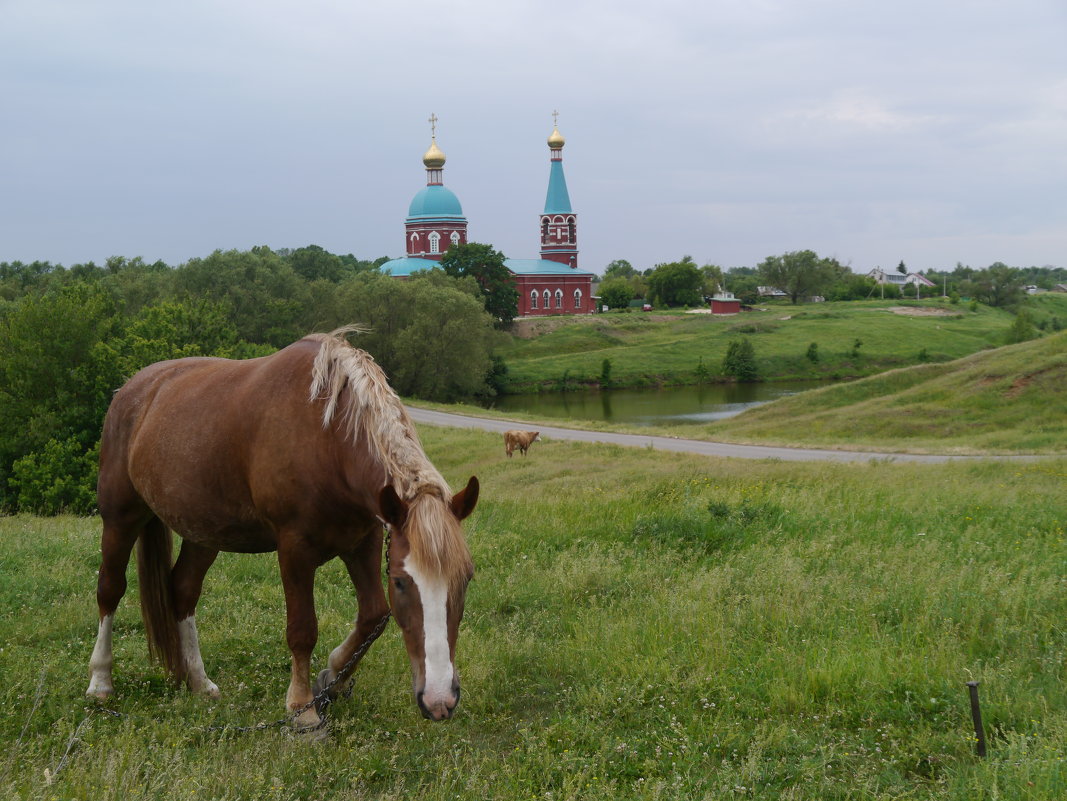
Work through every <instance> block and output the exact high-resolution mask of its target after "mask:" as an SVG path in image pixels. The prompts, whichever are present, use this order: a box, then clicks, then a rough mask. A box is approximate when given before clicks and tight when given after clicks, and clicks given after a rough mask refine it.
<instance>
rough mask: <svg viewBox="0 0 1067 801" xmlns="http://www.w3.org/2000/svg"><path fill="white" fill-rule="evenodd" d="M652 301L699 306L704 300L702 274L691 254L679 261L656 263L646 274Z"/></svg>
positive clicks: (664, 304) (673, 304)
mask: <svg viewBox="0 0 1067 801" xmlns="http://www.w3.org/2000/svg"><path fill="white" fill-rule="evenodd" d="M647 280H648V288H649V292H650V293H651V297H652V302H653V303H656V304H657V305H663V306H699V305H701V304H702V303H703V302H704V298H703V295H702V294H701V291H700V290H701V287H702V286H703V285H704V275H703V273H701V272H700V269H699V268H698V267H697V266H696V264H694V263H693V258H692V257H691V256H683V257H682V260H681V261H675V262H669V263H666V264H657V265H656V267H655V269H654V270H653V271H652V273H651V274H650V275H649V276H648V279H647Z"/></svg>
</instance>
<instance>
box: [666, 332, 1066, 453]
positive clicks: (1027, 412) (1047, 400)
mask: <svg viewBox="0 0 1067 801" xmlns="http://www.w3.org/2000/svg"><path fill="white" fill-rule="evenodd" d="M1065 388H1067V331H1062V332H1060V333H1058V334H1050V335H1048V336H1046V337H1043V338H1042V339H1038V340H1033V341H1030V342H1023V343H1020V344H1018V345H1010V346H1004V347H1001V348H997V349H995V350H990V351H982V352H980V353H976V354H974V355H972V356H968V357H966V358H962V359H958V360H955V361H952V362H946V363H941V364H928V365H922V366H916V367H908V368H904V369H900V370H893V371H890V372H887V373H883V374H881V375H876V376H872V377H870V378H865V379H862V380H859V381H854V382H851V383H847V384H840V385H834V386H829V387H825V388H823V389H818V390H812V391H810V392H802V393H800V394H798V395H794V396H791V397H788V398H782V399H781V400H778V401H775V402H774V403H771V404H767V405H766V406H760V407H756V408H754V409H750V410H748V411H746V412H745V413H744V414H742V415H740V416H738V417H736V418H731V419H728V420H723V421H718V422H716V423H714V424H712V425H708V426H700V427H699V428H698V429H697V430H692V429H691V428H690V429H686V431H685V432H683V431H682V430H680V429H671V432H672V433H675V434H683V433H685V435H686V436H692V437H696V438H699V439H712V440H726V441H731V442H759V443H774V444H781V445H807V446H818V447H845V448H856V447H859V448H863V449H872V450H873V449H878V448H883V449H888V450H906V451H912V452H922V451H925V452H937V453H1064V452H1065V451H1067V391H1065Z"/></svg>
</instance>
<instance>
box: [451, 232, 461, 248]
mask: <svg viewBox="0 0 1067 801" xmlns="http://www.w3.org/2000/svg"><path fill="white" fill-rule="evenodd" d="M450 238H451V240H452V244H453V245H458V244H459V231H453V232H452V236H451V237H450Z"/></svg>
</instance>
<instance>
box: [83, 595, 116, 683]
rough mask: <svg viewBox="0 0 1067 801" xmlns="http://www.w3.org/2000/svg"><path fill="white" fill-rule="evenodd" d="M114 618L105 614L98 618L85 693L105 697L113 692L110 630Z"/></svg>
mask: <svg viewBox="0 0 1067 801" xmlns="http://www.w3.org/2000/svg"><path fill="white" fill-rule="evenodd" d="M114 619H115V616H114V615H105V616H104V617H103V618H101V619H100V626H99V627H98V628H97V630H96V645H95V646H93V655H92V656H91V657H89V689H88V690H86V691H85V694H86V695H95V696H96V697H97V698H107V697H108V696H109V695H111V694H112V693H113V692H115V688H114V687H113V686H112V685H111V663H112V656H111V631H112V625H113V623H114Z"/></svg>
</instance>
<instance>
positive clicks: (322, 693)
mask: <svg viewBox="0 0 1067 801" xmlns="http://www.w3.org/2000/svg"><path fill="white" fill-rule="evenodd" d="M382 522H383V525H384V527H385V539H384V541H383V548H384V550H385V578H386V581H388V580H389V568H390V566H391V565H390V559H389V540H390V533H391V531H390V528H389V525H388V524H387V523H385V522H384V521H382ZM392 616H393V613H392V611H387V612H386V613H385V614H384V615H382V619H381V620H379V621H378V624H377V625H376V626H375V627H374V628H373V629H371V631H370V633H369V634H368V635H367V636H366V638H365V639H364V640H363V642H361V643H360V644H359V647H358V648H356V650H355V651H353V652H352V656H351V657H349V659H348V661H347V662H345V663H344V665H342V666H341V669H340V670H338V671H337V674H336V675H335V676H334V677H333V679H331V680H330V682H329V683H328V684H326V685H325V686H324V687H323V688H322V689H321V690H319V691H318V692H317V693H315V695H314V697H313V698H312V699H311V700H310V701H308V702H307V703H306V704H304V705H303V706H302V707H300V708H299V709H294V710H293V711H292V712H290V713H289V714H288V715H286V716H285V717H284V718H279V719H278V720H274V721H271V722H270V723H257V724H255V725H254V726H235V725H233V724H232V723H223V724H221V725H218V726H205V727H204V731H231V732H238V733H241V734H243V733H246V732H250V731H265V730H266V729H275V728H283V727H285V726H289V725H291V724H292V722H293V721H294V720H296V719H297V718H298V717H300V716H301V715H303V714H304V713H305V712H307V711H308V710H309V709H311V708H312V707H316V708H317V709H318V712H319V717H320V718H321V721H320V722H319V724H318V725H317V726H309V727H307V728H305V729H301V730H300V731H301V732H312V731H316V730H318V729H321V728H322V727H324V726H325V725H326V710H327V708H328V707H329V706H330V704H331V703H332V700H333V699H331V698H330V694H331V692H332V691H333V688H334V687H336V686H337V684H338V683H339V682H340V681H341V680H342V677H345V676H346V674H347V673H348V672H349V671H350V670H352V669H353V668H354V667H355V665H356V662H358V661H359V660H360V659H361V658H362V657H363V655H364V654H366V653H367V650H368V649H369V648H370V647H371V644H372V643H373V642H374V641H375V640H376V639H378V637H379V636H380V635H381V633H382V632H383V631H385V627H386V625H387V624H388V623H389V618H391V617H392ZM87 712H88V714H87V715H86V717H85V719H84V720H82V722H81V723H80V724H79V725H78V728H77V730H76V731H75V732H74V735H73V736H72V737H71V739H70V742H69V743H68V744H67V751H66V753H65V754H64V755H63V759H61V760H60V762H59V765H58V766H57V767H56V769H55V771H54V772H52V773H51V774H50V776H51V777H52V779H54V778H55V776H56V775H57V774H58V773H59V772H60V771H61V770H62V769H63V768H64V767H65V765H66V761H67V756H68V755H69V754H70V750H71V748H72V747H73V745H74V742H75V741H76V740H77V738H78V734H79V733H80V732H81V728H82V726H84V725H85V724H86V723H87V722H88V720H89V718H90V717H92V715H93V714H94V713H96V712H98V713H101V714H106V715H110V716H111V717H114V718H118V719H120V720H122V719H125V718H127V717H129V716H128V715H125V714H123V713H122V712H118V711H116V710H114V709H108V708H106V707H102V706H97V707H94V708H92V709H89V710H87Z"/></svg>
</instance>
